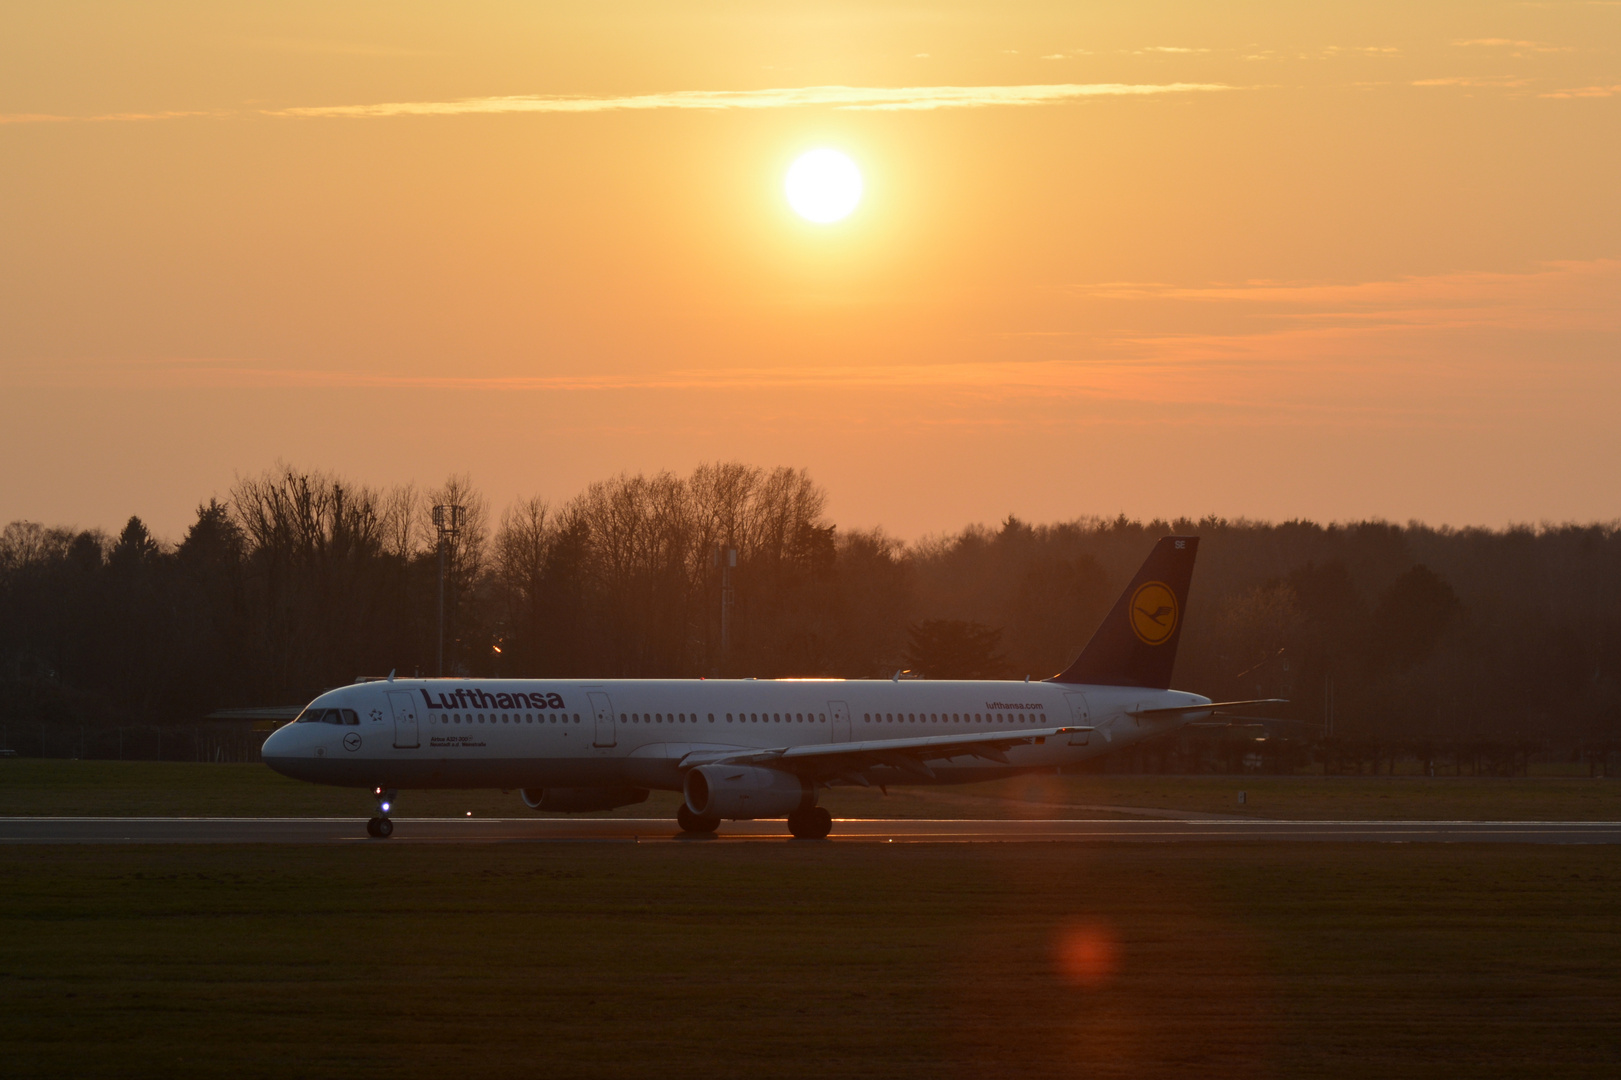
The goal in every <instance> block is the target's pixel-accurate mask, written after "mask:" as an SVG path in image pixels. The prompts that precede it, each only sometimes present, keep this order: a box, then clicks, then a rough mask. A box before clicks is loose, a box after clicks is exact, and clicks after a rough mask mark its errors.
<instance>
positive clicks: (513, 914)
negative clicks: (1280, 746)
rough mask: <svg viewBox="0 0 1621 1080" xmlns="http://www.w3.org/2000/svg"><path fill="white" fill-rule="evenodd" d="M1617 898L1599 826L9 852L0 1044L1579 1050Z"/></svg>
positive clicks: (810, 1060) (753, 1057) (1541, 1066)
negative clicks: (1326, 834)
mask: <svg viewBox="0 0 1621 1080" xmlns="http://www.w3.org/2000/svg"><path fill="white" fill-rule="evenodd" d="M1618 893H1621V850H1617V849H1615V848H1610V847H1582V848H1573V847H1518V846H1512V847H1504V846H1495V845H1494V846H1485V845H1481V846H1473V845H1468V846H1465V845H1388V846H1387V845H1274V846H1268V845H1243V844H1234V845H1224V846H1203V845H1177V846H1162V845H1109V846H1106V847H1105V846H1086V845H1072V844H1054V845H1030V844H1019V845H974V846H968V847H963V846H955V845H951V846H948V845H939V846H933V845H905V846H902V845H896V846H893V847H891V846H887V845H885V846H875V845H844V846H840V845H837V844H798V843H791V842H785V843H783V844H780V845H747V846H722V845H676V844H660V845H590V846H576V845H558V844H521V845H511V844H507V845H490V846H476V847H421V846H398V847H389V846H386V845H379V846H356V847H352V848H351V847H344V848H339V847H309V848H302V847H258V846H244V847H218V848H209V847H195V846H178V847H73V848H24V847H11V848H6V849H0V1062H3V1064H0V1071H4V1073H5V1074H6V1075H9V1076H30V1077H34V1076H38V1077H46V1076H64V1077H66V1076H71V1077H98V1076H120V1077H125V1076H163V1077H189V1076H218V1075H232V1076H246V1077H254V1076H297V1077H319V1076H343V1077H380V1078H389V1080H404V1078H411V1077H434V1078H447V1077H455V1078H460V1077H474V1076H522V1075H539V1076H568V1077H587V1078H589V1077H617V1076H631V1077H638V1078H641V1077H648V1076H658V1077H688V1076H692V1077H706V1078H708V1077H731V1076H753V1075H758V1076H769V1077H773V1078H776V1077H783V1078H793V1077H816V1078H818V1080H820V1078H825V1077H829V1076H848V1075H862V1076H872V1077H929V1078H937V1077H964V1078H979V1077H986V1076H1006V1075H1018V1076H1021V1077H1031V1078H1035V1077H1071V1076H1079V1077H1104V1078H1108V1077H1122V1078H1123V1077H1156V1078H1157V1077H1165V1076H1197V1077H1201V1078H1209V1077H1227V1076H1233V1077H1291V1078H1292V1077H1318V1076H1321V1077H1357V1078H1362V1077H1367V1076H1378V1077H1381V1078H1385V1077H1417V1076H1447V1077H1451V1076H1471V1077H1526V1078H1533V1077H1534V1078H1537V1080H1546V1078H1559V1077H1610V1076H1614V1075H1617V1071H1618V1070H1621V1026H1618V1024H1617V1021H1618V1019H1621V979H1618V976H1617V972H1618V971H1621V921H1618V920H1617V918H1616V914H1615V897H1616V896H1617V895H1618ZM1066 943H1068V946H1066ZM1066 949H1067V951H1066ZM1065 956H1070V957H1072V958H1075V960H1076V961H1078V962H1077V963H1075V964H1069V963H1066V962H1065V960H1064V959H1063V958H1064V957H1065ZM1088 958H1090V961H1093V962H1091V963H1088V962H1086V961H1088Z"/></svg>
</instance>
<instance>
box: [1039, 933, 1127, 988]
mask: <svg viewBox="0 0 1621 1080" xmlns="http://www.w3.org/2000/svg"><path fill="white" fill-rule="evenodd" d="M1055 946H1056V947H1055V949H1054V952H1055V953H1056V954H1057V955H1056V957H1055V959H1056V960H1057V961H1058V970H1059V972H1060V973H1062V974H1063V976H1064V977H1065V978H1066V979H1068V980H1069V981H1070V982H1072V983H1075V984H1077V985H1079V986H1084V987H1086V988H1087V989H1089V990H1095V989H1097V988H1098V987H1101V986H1104V985H1107V984H1108V982H1109V980H1110V979H1112V978H1114V974H1115V972H1116V971H1118V970H1119V968H1120V945H1119V943H1118V942H1117V941H1116V939H1115V936H1114V934H1113V933H1112V932H1111V931H1110V930H1109V928H1108V927H1107V926H1103V925H1102V924H1100V923H1092V922H1088V923H1075V924H1072V925H1070V926H1066V927H1064V928H1063V929H1061V930H1059V932H1058V940H1057V942H1056V943H1055Z"/></svg>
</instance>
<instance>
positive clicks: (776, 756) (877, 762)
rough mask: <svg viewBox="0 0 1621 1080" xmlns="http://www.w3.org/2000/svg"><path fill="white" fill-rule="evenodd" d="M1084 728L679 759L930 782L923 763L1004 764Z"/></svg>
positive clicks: (685, 765)
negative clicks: (892, 771) (874, 773)
mask: <svg viewBox="0 0 1621 1080" xmlns="http://www.w3.org/2000/svg"><path fill="white" fill-rule="evenodd" d="M1092 730H1094V729H1092V728H1090V727H1051V728H1027V729H1025V730H1023V731H1017V732H1012V731H1010V732H999V731H983V732H974V733H970V734H964V735H923V736H919V737H917V738H911V739H870V740H866V741H863V742H842V743H817V744H815V745H814V746H783V747H770V748H766V749H748V750H718V751H717V750H695V751H693V752H692V753H690V754H688V755H687V756H686V757H684V758H682V759H681V766H680V767H681V769H682V771H685V770H687V769H691V768H695V767H697V766H699V765H758V766H761V767H763V768H768V769H784V770H786V771H788V772H796V773H810V774H812V775H815V776H817V777H820V778H843V779H847V780H850V781H852V782H853V783H858V784H865V783H866V782H867V781H866V780H865V779H864V778H863V777H862V775H861V774H862V772H863V771H864V770H866V769H870V768H875V767H878V766H889V767H891V768H896V769H900V770H901V771H902V772H908V773H911V774H913V775H914V776H920V777H925V778H928V779H933V777H934V771H933V770H932V769H930V768H929V766H928V762H930V761H937V760H941V759H945V758H955V757H979V758H985V759H987V760H989V761H994V762H997V763H998V764H1002V765H1006V764H1009V762H1008V759H1007V753H1006V751H1008V750H1009V749H1011V748H1013V747H1015V746H1030V745H1036V744H1039V743H1042V742H1045V741H1046V740H1047V739H1050V738H1055V737H1057V736H1060V735H1069V734H1074V733H1079V732H1082V731H1092Z"/></svg>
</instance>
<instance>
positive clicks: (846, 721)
mask: <svg viewBox="0 0 1621 1080" xmlns="http://www.w3.org/2000/svg"><path fill="white" fill-rule="evenodd" d="M827 708H828V711H829V712H830V713H831V714H832V719H833V738H832V739H831V740H830V741H831V742H849V741H850V706H848V705H846V704H845V703H844V702H842V701H830V702H828V703H827Z"/></svg>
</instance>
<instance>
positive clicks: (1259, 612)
mask: <svg viewBox="0 0 1621 1080" xmlns="http://www.w3.org/2000/svg"><path fill="white" fill-rule="evenodd" d="M826 501H827V499H826V493H825V492H824V491H823V490H822V489H821V488H820V487H818V486H817V485H816V484H815V483H814V482H812V480H811V479H810V477H809V476H807V475H806V474H805V473H804V472H803V471H801V470H795V469H786V468H782V469H775V470H765V469H759V468H754V467H749V466H744V465H738V464H717V465H706V466H702V467H700V468H698V469H697V470H695V471H694V472H693V473H692V474H691V475H690V476H686V477H678V476H674V475H671V474H668V473H661V474H659V475H656V476H620V477H616V478H614V479H611V480H604V481H601V482H599V483H595V484H592V485H591V486H590V487H588V488H587V489H586V490H585V491H583V492H581V493H580V494H579V495H578V496H576V497H575V498H573V499H572V500H569V501H568V502H566V503H562V504H559V505H549V504H548V503H546V502H544V501H542V500H539V499H531V500H526V501H523V502H520V503H518V504H517V505H515V506H512V507H509V508H507V509H506V511H505V512H504V513H503V514H502V515H501V516H500V518H499V519H498V520H497V519H494V518H493V517H492V515H491V513H490V511H489V508H488V506H487V504H486V501H485V500H484V498H483V497H482V496H481V495H480V494H479V493H478V492H477V491H476V490H474V489H473V488H472V486H471V485H470V484H469V483H468V482H467V481H466V479H465V478H453V479H451V480H450V481H448V482H447V483H446V484H444V485H442V486H440V487H438V488H433V489H427V490H422V489H417V488H413V487H404V488H398V489H392V490H379V489H376V488H371V487H366V486H364V485H355V484H350V483H348V482H347V481H344V480H342V479H340V478H337V477H334V476H330V475H326V474H322V473H317V472H303V471H300V470H296V469H291V468H282V469H278V470H275V471H272V472H269V473H267V474H265V475H263V476H259V477H255V478H251V479H248V480H244V481H242V482H240V483H239V484H237V486H236V487H235V488H233V489H232V490H231V491H230V492H229V493H228V495H227V497H226V498H225V499H224V500H223V501H221V500H216V499H211V500H209V501H208V502H206V503H204V504H202V505H201V506H199V508H198V512H197V519H196V521H195V522H194V523H193V524H192V525H191V526H190V527H189V528H188V529H187V531H186V533H185V535H184V536H183V537H181V538H180V539H179V540H178V542H175V543H169V542H166V541H164V540H160V539H159V538H156V537H154V536H153V535H151V533H150V532H149V531H148V530H147V528H146V527H145V525H143V524H142V522H141V521H140V520H139V519H138V518H132V519H130V521H129V523H128V524H127V525H126V526H125V527H124V529H123V530H122V532H120V533H119V534H118V535H117V536H116V537H114V536H108V535H105V534H103V533H101V532H98V531H95V530H90V531H81V530H75V529H70V528H59V527H46V526H42V525H39V524H35V523H32V522H13V523H12V524H10V525H8V526H6V528H5V530H4V533H3V535H0V665H3V666H0V702H3V704H0V724H9V723H19V724H27V723H33V724H51V723H62V724H75V725H80V726H84V725H90V726H95V725H103V726H106V725H118V724H161V723H165V722H171V721H176V720H192V719H196V718H198V717H201V716H203V715H204V714H206V713H208V712H209V711H211V710H215V709H219V708H226V707H238V706H254V705H283V704H285V705H296V704H299V703H302V702H304V701H307V700H308V699H309V698H311V697H313V696H314V695H315V694H316V693H318V692H320V691H321V690H322V689H323V688H326V687H330V686H334V685H338V684H341V683H347V682H350V681H352V680H353V679H354V678H355V677H356V676H360V675H386V674H387V673H388V672H390V671H397V672H399V673H400V674H402V675H416V674H424V675H427V674H434V673H436V671H437V670H438V669H439V664H440V651H439V638H438V605H439V595H440V568H441V564H442V565H443V568H444V585H443V596H444V612H445V615H444V626H445V632H444V643H443V665H444V670H445V673H446V674H452V675H479V676H562V677H570V678H614V677H694V676H700V675H703V676H711V677H713V676H740V675H753V676H759V677H762V678H764V677H774V676H814V675H839V676H846V677H852V678H863V677H888V676H890V675H891V674H893V673H894V672H895V671H896V670H902V669H906V670H909V671H910V672H911V673H913V674H915V675H918V676H921V677H932V678H954V677H1014V678H1020V677H1023V676H1025V675H1029V676H1031V677H1033V678H1043V677H1046V676H1049V675H1051V674H1052V673H1054V672H1056V671H1059V670H1061V669H1062V668H1063V667H1064V666H1065V665H1066V664H1067V663H1068V662H1069V661H1070V660H1071V659H1072V658H1073V657H1074V655H1075V653H1076V652H1077V651H1078V650H1079V648H1080V647H1081V645H1083V644H1084V643H1085V641H1086V639H1087V638H1088V636H1089V635H1090V634H1091V632H1092V630H1093V629H1094V628H1095V626H1096V625H1097V622H1098V620H1099V619H1100V618H1101V617H1102V615H1103V613H1104V612H1105V611H1106V610H1107V608H1108V606H1109V604H1110V603H1111V601H1112V600H1113V599H1114V597H1115V596H1116V594H1117V593H1118V592H1119V590H1120V589H1121V588H1122V587H1123V585H1124V583H1125V581H1126V580H1127V579H1128V578H1129V577H1130V575H1131V573H1132V572H1133V571H1134V570H1135V568H1136V566H1137V565H1138V563H1139V562H1140V561H1141V560H1142V558H1143V556H1144V555H1145V554H1146V552H1147V551H1148V549H1149V548H1150V547H1151V546H1152V544H1153V541H1154V540H1155V539H1156V538H1157V537H1159V536H1161V535H1163V534H1165V533H1167V532H1172V531H1175V532H1185V533H1196V534H1198V535H1200V536H1201V537H1202V538H1203V540H1202V546H1201V549H1200V558H1199V566H1198V569H1197V571H1196V573H1195V576H1194V585H1193V592H1192V594H1191V596H1190V598H1189V605H1188V608H1189V610H1188V612H1187V616H1186V623H1185V627H1184V633H1183V636H1182V646H1181V647H1182V653H1181V656H1180V658H1179V660H1178V664H1177V677H1176V684H1177V685H1178V686H1179V687H1181V688H1185V689H1189V690H1195V691H1199V692H1202V693H1206V694H1210V695H1212V696H1213V697H1218V698H1233V697H1271V696H1276V697H1287V698H1289V699H1291V702H1292V704H1291V705H1290V706H1289V708H1288V709H1286V710H1284V712H1283V713H1282V715H1284V716H1286V717H1292V718H1293V719H1295V720H1296V721H1298V722H1299V723H1300V725H1301V729H1302V730H1306V731H1311V732H1314V733H1318V734H1323V735H1328V734H1332V736H1333V737H1335V738H1345V737H1362V738H1381V739H1420V738H1428V739H1434V738H1462V737H1466V736H1467V737H1486V736H1491V737H1502V738H1509V737H1513V738H1516V739H1524V738H1527V737H1533V738H1536V739H1540V740H1543V741H1544V742H1546V743H1548V744H1549V745H1572V746H1573V745H1577V744H1579V743H1582V742H1583V741H1584V740H1586V741H1591V740H1594V739H1600V738H1613V737H1614V736H1615V734H1616V730H1617V718H1618V716H1621V534H1618V531H1617V529H1616V528H1615V527H1613V526H1585V527H1578V526H1564V527H1545V528H1541V529H1529V528H1527V529H1513V530H1507V531H1491V530H1482V529H1465V530H1450V529H1433V528H1428V527H1425V526H1422V525H1407V526H1397V525H1390V524H1387V523H1383V522H1364V523H1355V524H1347V525H1332V526H1323V525H1317V524H1313V523H1311V522H1304V521H1297V522H1287V523H1283V524H1275V525H1274V524H1264V523H1255V522H1246V521H1225V520H1218V519H1204V520H1200V521H1191V520H1181V521H1175V522H1162V521H1153V522H1137V521H1128V520H1126V519H1125V518H1123V517H1122V518H1118V519H1115V520H1101V519H1080V520H1076V521H1072V522H1065V523H1060V524H1055V525H1031V524H1027V523H1025V522H1022V521H1019V520H1018V519H1016V518H1011V517H1010V518H1008V519H1007V520H1006V521H1005V522H1003V523H1002V524H1001V525H1000V526H998V527H996V528H987V527H982V526H972V527H969V528H966V529H964V530H962V531H961V532H959V533H956V534H952V535H948V536H940V537H935V538H931V539H928V540H925V541H922V542H919V543H915V544H910V545H908V544H903V543H900V542H898V541H896V540H895V539H893V538H891V537H888V536H886V535H885V534H884V533H882V532H881V531H878V530H873V531H859V530H846V529H839V528H836V527H835V526H834V525H833V524H832V523H831V522H829V521H828V520H827V515H826ZM445 505H457V506H461V507H463V508H464V512H465V521H464V523H463V524H462V526H461V528H460V530H459V531H458V532H457V533H456V535H454V536H452V537H449V538H448V539H447V540H445V542H444V543H443V549H442V550H441V544H440V541H439V536H438V532H437V531H436V528H435V526H434V524H433V520H432V508H433V507H434V506H445ZM733 552H735V556H734V555H733V554H732V553H733ZM734 560H735V565H734ZM1330 724H1331V725H1332V728H1331V730H1330Z"/></svg>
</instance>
